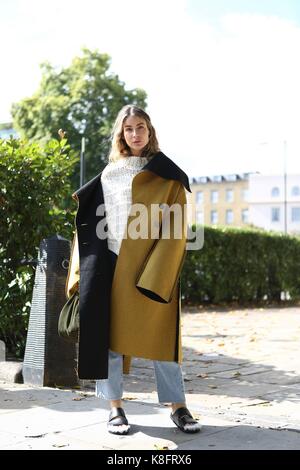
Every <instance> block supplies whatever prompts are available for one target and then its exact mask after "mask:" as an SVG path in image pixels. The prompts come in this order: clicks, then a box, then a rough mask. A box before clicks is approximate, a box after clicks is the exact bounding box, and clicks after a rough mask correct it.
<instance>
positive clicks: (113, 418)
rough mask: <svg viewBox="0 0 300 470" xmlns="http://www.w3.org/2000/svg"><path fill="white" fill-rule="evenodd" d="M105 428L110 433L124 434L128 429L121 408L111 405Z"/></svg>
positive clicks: (128, 426)
mask: <svg viewBox="0 0 300 470" xmlns="http://www.w3.org/2000/svg"><path fill="white" fill-rule="evenodd" d="M107 430H108V432H110V433H111V434H119V435H125V434H128V432H129V430H130V424H129V423H128V421H127V418H126V415H125V412H124V410H123V408H117V407H113V408H112V409H111V411H110V413H109V418H108V423H107Z"/></svg>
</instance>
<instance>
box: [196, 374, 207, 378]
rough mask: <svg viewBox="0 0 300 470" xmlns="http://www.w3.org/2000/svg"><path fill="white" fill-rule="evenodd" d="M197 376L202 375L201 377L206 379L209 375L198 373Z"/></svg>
mask: <svg viewBox="0 0 300 470" xmlns="http://www.w3.org/2000/svg"><path fill="white" fill-rule="evenodd" d="M196 377H201V379H206V377H208V375H207V374H197V375H196Z"/></svg>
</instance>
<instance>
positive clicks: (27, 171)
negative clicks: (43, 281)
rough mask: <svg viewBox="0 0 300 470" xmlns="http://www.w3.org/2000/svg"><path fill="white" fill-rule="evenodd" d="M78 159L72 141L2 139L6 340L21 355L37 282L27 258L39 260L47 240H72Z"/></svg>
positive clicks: (1, 304)
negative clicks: (72, 182) (73, 184)
mask: <svg viewBox="0 0 300 470" xmlns="http://www.w3.org/2000/svg"><path fill="white" fill-rule="evenodd" d="M77 160H78V159H77V158H76V157H75V155H74V153H72V152H71V151H70V148H69V146H68V144H67V141H66V140H62V141H60V142H59V141H57V140H51V141H50V142H49V143H47V144H46V145H45V146H43V147H42V146H41V145H39V144H37V143H29V142H26V141H20V140H15V139H11V140H8V141H4V140H0V181H1V187H0V267H1V278H0V338H1V339H3V340H4V342H5V343H6V345H7V348H8V352H10V353H12V354H14V355H15V356H22V354H23V352H24V347H25V340H26V330H27V323H28V316H29V312H30V304H31V296H32V288H33V281H34V268H33V267H32V266H28V265H23V266H22V265H21V260H22V259H26V260H30V259H36V258H37V252H38V248H39V245H40V242H41V241H42V239H43V238H47V237H49V236H52V235H54V234H55V233H59V234H60V235H62V236H65V237H66V238H68V239H70V237H71V236H72V229H73V216H74V211H75V207H74V202H73V200H72V199H71V188H70V182H69V181H70V176H71V175H72V173H73V169H74V165H75V164H76V162H77Z"/></svg>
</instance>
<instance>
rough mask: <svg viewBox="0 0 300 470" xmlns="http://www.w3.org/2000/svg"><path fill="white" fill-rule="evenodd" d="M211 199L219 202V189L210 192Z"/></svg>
mask: <svg viewBox="0 0 300 470" xmlns="http://www.w3.org/2000/svg"><path fill="white" fill-rule="evenodd" d="M210 200H211V202H213V203H217V202H218V200H219V193H218V191H216V190H214V189H213V190H212V191H211V192H210Z"/></svg>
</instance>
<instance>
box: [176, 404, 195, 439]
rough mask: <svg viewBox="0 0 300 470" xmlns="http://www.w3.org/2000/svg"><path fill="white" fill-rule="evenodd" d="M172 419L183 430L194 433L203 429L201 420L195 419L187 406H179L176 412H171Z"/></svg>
mask: <svg viewBox="0 0 300 470" xmlns="http://www.w3.org/2000/svg"><path fill="white" fill-rule="evenodd" d="M171 420H172V421H173V423H175V424H176V426H177V427H178V428H179V429H180V430H181V431H183V432H188V433H194V432H199V431H200V430H201V424H200V423H199V421H197V420H196V419H194V418H193V416H192V415H191V413H190V412H189V410H188V409H187V408H185V407H182V408H178V409H177V410H176V411H174V413H171Z"/></svg>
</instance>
